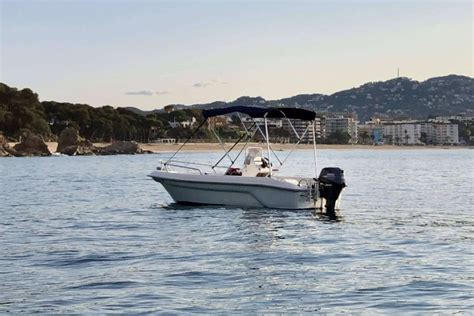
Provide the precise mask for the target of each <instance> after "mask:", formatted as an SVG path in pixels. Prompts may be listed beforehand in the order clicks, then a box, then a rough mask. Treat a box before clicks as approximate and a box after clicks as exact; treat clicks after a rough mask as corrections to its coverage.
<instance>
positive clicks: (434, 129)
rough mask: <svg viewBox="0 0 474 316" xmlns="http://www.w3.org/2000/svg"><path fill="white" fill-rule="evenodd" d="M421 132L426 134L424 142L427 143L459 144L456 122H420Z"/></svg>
mask: <svg viewBox="0 0 474 316" xmlns="http://www.w3.org/2000/svg"><path fill="white" fill-rule="evenodd" d="M421 132H422V133H425V134H426V142H427V143H428V144H433V145H446V144H449V145H456V144H459V128H458V124H452V123H444V122H426V123H422V124H421Z"/></svg>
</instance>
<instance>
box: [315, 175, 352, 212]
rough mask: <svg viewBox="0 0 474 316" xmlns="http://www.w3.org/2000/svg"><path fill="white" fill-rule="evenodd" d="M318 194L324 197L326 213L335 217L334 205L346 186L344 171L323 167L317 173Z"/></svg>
mask: <svg viewBox="0 0 474 316" xmlns="http://www.w3.org/2000/svg"><path fill="white" fill-rule="evenodd" d="M318 180H319V196H320V197H322V198H324V199H326V214H327V215H328V216H329V217H336V213H335V210H334V208H335V205H336V201H337V199H338V198H339V195H340V194H341V191H342V189H344V187H345V186H346V182H345V181H344V171H343V170H342V169H340V168H334V167H332V168H324V169H323V170H321V173H320V174H319V178H318Z"/></svg>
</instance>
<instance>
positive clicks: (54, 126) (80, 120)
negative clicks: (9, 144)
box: [0, 83, 208, 142]
mask: <svg viewBox="0 0 474 316" xmlns="http://www.w3.org/2000/svg"><path fill="white" fill-rule="evenodd" d="M192 117H195V118H196V119H197V120H201V119H202V114H201V111H199V110H195V109H186V110H182V111H174V112H171V113H152V114H148V115H146V116H143V115H139V114H136V113H134V112H132V111H129V110H127V109H123V108H118V109H114V108H113V107H111V106H108V105H107V106H102V107H98V108H96V107H92V106H90V105H87V104H72V103H63V102H53V101H43V102H40V101H39V98H38V94H36V93H34V92H33V91H31V90H30V89H22V90H18V89H16V88H12V87H9V86H7V85H6V84H3V83H0V132H2V133H3V134H4V135H5V136H7V137H8V138H10V139H14V140H17V139H19V138H20V137H21V136H22V135H25V133H29V132H31V133H34V134H38V135H41V136H43V138H44V139H46V140H56V139H57V137H58V135H59V134H60V133H61V131H62V130H63V129H65V128H66V127H75V128H76V129H78V130H79V132H80V135H81V136H83V137H85V138H87V139H90V140H91V141H95V142H110V141H112V140H135V141H139V142H146V141H148V140H149V138H150V137H151V133H153V136H154V137H173V138H184V137H187V136H188V135H189V134H190V133H191V131H190V130H189V129H186V128H170V126H169V124H168V121H173V120H175V121H177V122H181V121H185V120H189V119H191V118H192ZM202 133H203V135H199V136H201V137H202V138H207V136H208V135H204V134H206V131H203V132H202Z"/></svg>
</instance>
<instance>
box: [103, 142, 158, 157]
mask: <svg viewBox="0 0 474 316" xmlns="http://www.w3.org/2000/svg"><path fill="white" fill-rule="evenodd" d="M100 153H101V154H102V155H135V154H147V153H150V151H146V150H143V149H142V148H140V146H138V143H137V142H134V141H115V142H113V143H112V144H110V145H108V146H106V147H104V148H102V149H101V151H100Z"/></svg>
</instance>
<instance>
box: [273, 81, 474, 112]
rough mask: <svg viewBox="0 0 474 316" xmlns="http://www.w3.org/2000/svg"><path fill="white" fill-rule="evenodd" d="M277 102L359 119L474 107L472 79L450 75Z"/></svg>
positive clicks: (461, 110) (296, 97)
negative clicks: (347, 114)
mask: <svg viewBox="0 0 474 316" xmlns="http://www.w3.org/2000/svg"><path fill="white" fill-rule="evenodd" d="M277 102H279V103H281V104H284V105H286V106H297V107H306V108H311V109H313V110H316V111H328V112H356V113H357V114H358V116H359V119H360V120H368V119H370V118H371V117H373V116H380V115H382V116H384V115H387V116H390V117H411V118H418V119H424V118H426V117H428V116H429V115H454V114H458V113H461V112H465V111H474V79H473V78H469V77H464V76H456V75H450V76H445V77H437V78H431V79H428V80H426V81H422V82H418V81H416V80H411V79H408V78H397V79H392V80H388V81H381V82H371V83H367V84H364V85H362V86H360V87H358V88H353V89H349V90H344V91H340V92H337V93H334V94H331V95H328V96H326V95H320V94H313V95H301V96H295V97H291V98H286V99H282V100H277Z"/></svg>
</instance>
